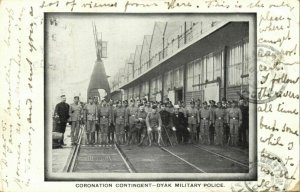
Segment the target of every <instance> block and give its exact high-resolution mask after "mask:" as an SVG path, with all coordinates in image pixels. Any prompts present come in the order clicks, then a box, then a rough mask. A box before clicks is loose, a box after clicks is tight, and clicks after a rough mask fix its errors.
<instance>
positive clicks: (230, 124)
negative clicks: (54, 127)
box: [55, 95, 249, 146]
mask: <svg viewBox="0 0 300 192" xmlns="http://www.w3.org/2000/svg"><path fill="white" fill-rule="evenodd" d="M67 105H68V104H66V103H65V95H63V96H62V102H61V103H59V104H57V106H56V108H55V117H59V119H61V118H60V117H63V118H62V119H64V120H60V121H59V122H60V125H58V127H60V128H61V129H62V130H63V132H64V130H65V127H66V122H67V121H68V122H70V124H71V141H72V144H76V143H77V142H78V134H79V127H80V124H84V125H85V132H86V138H87V140H86V141H87V143H86V144H101V145H108V144H112V143H115V142H116V143H118V144H127V145H131V144H138V145H144V144H148V145H152V143H153V142H155V143H157V144H158V145H172V146H173V145H176V144H180V143H201V144H206V145H208V144H214V145H222V146H223V145H232V146H237V145H243V146H247V136H246V132H247V129H248V124H249V121H248V118H249V107H248V104H247V102H246V101H245V100H244V98H240V100H239V102H238V103H237V101H231V102H229V101H227V100H226V99H225V98H223V99H222V101H220V102H217V105H215V101H213V100H210V101H209V103H207V102H206V101H204V102H203V103H201V102H200V100H199V99H198V100H196V101H195V100H194V99H192V100H191V102H190V106H189V107H188V108H186V107H184V104H183V102H182V101H179V102H178V104H177V105H173V104H172V102H171V101H170V100H169V99H168V98H166V99H165V101H164V102H149V101H147V99H146V98H144V99H141V100H140V99H139V100H134V99H131V100H130V101H129V103H128V101H127V100H125V101H123V102H121V101H116V102H114V101H113V100H110V101H106V100H104V99H103V100H102V101H101V102H99V99H98V97H90V98H89V99H88V103H87V104H86V105H84V104H83V103H82V102H79V97H78V96H76V97H74V103H73V104H71V105H70V106H69V107H68V109H64V110H62V109H61V108H64V107H65V108H66V107H67ZM62 111H63V112H64V113H65V114H62ZM66 111H67V114H66ZM66 118H67V119H68V120H66ZM61 123H62V124H61Z"/></svg>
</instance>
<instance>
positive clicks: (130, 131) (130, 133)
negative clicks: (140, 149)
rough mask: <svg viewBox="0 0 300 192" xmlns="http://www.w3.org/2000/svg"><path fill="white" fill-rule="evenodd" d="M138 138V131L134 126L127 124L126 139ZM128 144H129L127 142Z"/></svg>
mask: <svg viewBox="0 0 300 192" xmlns="http://www.w3.org/2000/svg"><path fill="white" fill-rule="evenodd" d="M137 137H138V129H137V128H136V127H135V124H129V126H128V139H130V140H133V141H134V140H137ZM128 142H130V141H129V140H128Z"/></svg>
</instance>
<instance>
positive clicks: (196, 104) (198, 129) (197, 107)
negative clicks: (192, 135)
mask: <svg viewBox="0 0 300 192" xmlns="http://www.w3.org/2000/svg"><path fill="white" fill-rule="evenodd" d="M195 108H196V109H197V110H198V113H199V111H200V109H201V100H200V99H197V100H196V102H195ZM199 134H200V116H199V121H198V124H197V134H196V138H197V141H198V143H199V141H200V139H199Z"/></svg>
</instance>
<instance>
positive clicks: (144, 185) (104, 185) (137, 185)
mask: <svg viewBox="0 0 300 192" xmlns="http://www.w3.org/2000/svg"><path fill="white" fill-rule="evenodd" d="M75 186H76V188H108V187H113V186H114V187H116V188H148V187H182V188H185V187H191V188H197V187H224V185H223V183H202V184H201V183H114V185H112V184H111V183H80V184H79V183H77V184H76V185H75Z"/></svg>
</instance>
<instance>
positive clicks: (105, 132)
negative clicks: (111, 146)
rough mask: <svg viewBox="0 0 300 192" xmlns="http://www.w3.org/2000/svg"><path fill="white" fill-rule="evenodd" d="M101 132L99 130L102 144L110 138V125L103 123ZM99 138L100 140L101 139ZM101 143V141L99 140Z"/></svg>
mask: <svg viewBox="0 0 300 192" xmlns="http://www.w3.org/2000/svg"><path fill="white" fill-rule="evenodd" d="M99 127H100V130H99V133H100V135H99V137H100V136H101V142H107V137H108V127H109V125H108V123H103V124H100V126H99ZM99 137H98V139H99ZM98 142H99V140H98Z"/></svg>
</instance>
